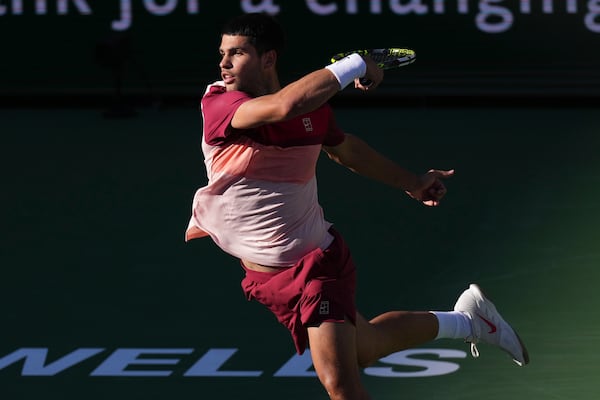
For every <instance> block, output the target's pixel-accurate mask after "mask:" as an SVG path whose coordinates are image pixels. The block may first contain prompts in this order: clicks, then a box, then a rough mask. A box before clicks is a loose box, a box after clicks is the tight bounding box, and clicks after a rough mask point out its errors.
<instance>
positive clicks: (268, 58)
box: [263, 50, 277, 67]
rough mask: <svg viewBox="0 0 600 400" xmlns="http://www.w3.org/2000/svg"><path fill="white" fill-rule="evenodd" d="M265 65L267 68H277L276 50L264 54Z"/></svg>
mask: <svg viewBox="0 0 600 400" xmlns="http://www.w3.org/2000/svg"><path fill="white" fill-rule="evenodd" d="M263 63H264V66H265V67H275V64H276V63H277V52H276V51H275V50H269V51H266V52H265V53H264V54H263Z"/></svg>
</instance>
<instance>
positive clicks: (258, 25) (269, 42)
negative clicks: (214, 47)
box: [221, 13, 285, 57]
mask: <svg viewBox="0 0 600 400" xmlns="http://www.w3.org/2000/svg"><path fill="white" fill-rule="evenodd" d="M221 35H234V36H236V35H240V36H247V37H248V38H249V41H250V44H252V45H253V46H254V48H256V51H257V52H258V54H264V53H265V52H267V51H269V50H275V51H276V52H277V56H278V57H279V56H280V55H281V53H282V52H283V49H284V47H285V33H284V32H283V29H282V28H281V25H279V23H278V22H277V21H276V20H275V18H274V17H272V16H270V15H268V14H263V13H250V14H242V15H239V16H237V17H234V18H232V19H230V20H229V21H228V22H227V23H225V25H224V26H223V28H222V29H221Z"/></svg>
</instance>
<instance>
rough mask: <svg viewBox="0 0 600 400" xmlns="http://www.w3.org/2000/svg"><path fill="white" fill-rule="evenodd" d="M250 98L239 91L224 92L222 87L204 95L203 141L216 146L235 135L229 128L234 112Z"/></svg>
mask: <svg viewBox="0 0 600 400" xmlns="http://www.w3.org/2000/svg"><path fill="white" fill-rule="evenodd" d="M250 99H251V97H250V96H248V95H247V94H246V93H243V92H240V91H230V92H227V91H225V88H224V87H213V88H211V89H209V91H208V92H207V93H206V94H205V95H204V97H203V98H202V102H201V105H202V107H201V109H202V117H203V120H204V123H203V128H204V141H205V142H206V143H207V144H210V145H213V146H216V145H219V144H222V143H224V142H225V141H226V139H227V138H228V137H229V136H230V135H232V134H235V133H236V129H234V128H233V127H232V126H231V120H232V119H233V116H234V115H235V112H236V111H237V109H238V108H239V106H241V105H242V104H244V103H245V102H246V101H248V100H250Z"/></svg>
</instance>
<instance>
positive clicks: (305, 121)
mask: <svg viewBox="0 0 600 400" xmlns="http://www.w3.org/2000/svg"><path fill="white" fill-rule="evenodd" d="M302 123H303V124H304V130H305V131H306V132H312V131H313V126H312V121H311V120H310V118H302Z"/></svg>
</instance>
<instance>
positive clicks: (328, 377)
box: [319, 372, 366, 400]
mask: <svg viewBox="0 0 600 400" xmlns="http://www.w3.org/2000/svg"><path fill="white" fill-rule="evenodd" d="M319 379H320V381H321V383H322V384H323V387H324V388H325V390H326V391H327V393H328V394H329V397H330V398H331V399H332V400H362V399H365V398H366V397H364V396H365V391H364V389H363V387H362V385H361V383H360V380H357V379H343V378H342V377H341V376H339V375H338V374H329V373H326V372H323V373H320V374H319Z"/></svg>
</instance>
